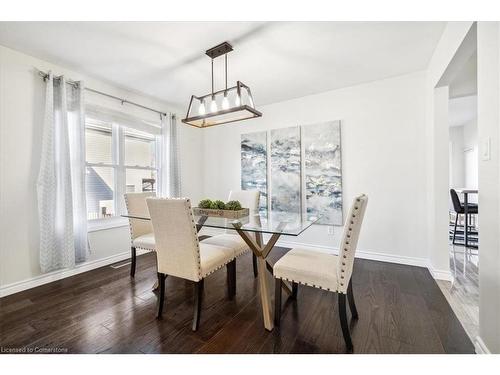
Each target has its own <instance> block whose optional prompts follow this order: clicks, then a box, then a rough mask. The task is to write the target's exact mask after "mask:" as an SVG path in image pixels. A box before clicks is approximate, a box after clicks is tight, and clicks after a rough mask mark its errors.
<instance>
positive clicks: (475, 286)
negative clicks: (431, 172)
mask: <svg viewBox="0 0 500 375" xmlns="http://www.w3.org/2000/svg"><path fill="white" fill-rule="evenodd" d="M437 89H439V90H441V93H442V92H444V93H447V98H444V100H441V101H440V102H438V104H439V105H440V106H447V108H446V109H443V108H435V111H441V112H442V113H446V115H445V116H444V117H442V119H443V121H442V123H441V124H440V125H441V126H446V127H447V133H448V172H449V174H448V194H447V196H448V212H446V213H444V212H443V215H445V214H446V215H447V222H448V226H447V230H448V247H447V248H446V249H443V250H444V251H447V252H448V254H449V265H450V272H451V275H452V277H453V281H452V282H451V284H450V283H449V282H445V281H442V282H441V281H440V282H438V284H439V286H440V288H441V290H442V291H443V293H444V295H445V296H446V298H447V299H448V302H449V303H450V305H451V307H452V309H453V310H454V311H455V314H456V315H457V317H458V319H459V320H460V322H461V323H462V325H463V327H464V329H465V331H466V332H467V334H468V335H469V337H470V338H471V340H475V338H476V337H477V335H478V333H479V251H480V249H479V236H480V228H479V214H480V208H479V207H478V170H479V160H478V125H477V32H476V25H475V24H474V25H473V26H472V27H471V29H470V30H469V33H468V34H467V36H466V37H465V39H464V41H463V42H462V44H461V45H460V47H459V49H458V50H457V52H456V53H455V56H454V57H453V59H452V60H451V62H450V64H449V65H448V67H447V69H446V71H445V73H444V74H443V76H442V77H441V80H440V81H439V83H438V85H437V86H436V90H437ZM443 89H444V91H443ZM444 119H445V120H444ZM443 146H444V144H443ZM442 196H444V195H442Z"/></svg>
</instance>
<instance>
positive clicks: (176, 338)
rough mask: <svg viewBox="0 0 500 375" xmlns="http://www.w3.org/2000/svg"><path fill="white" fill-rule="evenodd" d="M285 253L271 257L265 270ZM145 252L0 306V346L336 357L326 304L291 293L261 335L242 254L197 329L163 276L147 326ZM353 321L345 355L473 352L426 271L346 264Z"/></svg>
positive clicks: (303, 291)
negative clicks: (230, 282)
mask: <svg viewBox="0 0 500 375" xmlns="http://www.w3.org/2000/svg"><path fill="white" fill-rule="evenodd" d="M286 251H287V250H286V249H283V248H277V249H275V250H273V252H272V253H271V256H270V261H271V263H273V262H274V261H276V260H277V259H278V258H279V257H280V256H282V255H283V254H284V253H285V252H286ZM155 280H156V269H155V259H154V255H153V254H146V255H142V256H140V257H138V260H137V271H136V276H135V279H131V278H130V277H129V268H128V266H125V267H121V268H116V269H115V268H111V267H109V266H108V267H103V268H100V269H96V270H93V271H90V272H87V273H83V274H79V275H76V276H73V277H70V278H67V279H64V280H60V281H56V282H53V283H51V284H46V285H43V286H40V287H37V288H34V289H31V290H28V291H24V292H21V293H17V294H14V295H11V296H8V297H5V298H2V299H1V300H0V324H1V325H0V329H1V331H0V333H1V335H0V336H1V337H0V346H1V347H2V351H3V352H5V349H9V348H20V347H24V348H26V349H25V350H26V351H32V350H34V351H36V349H35V348H42V349H43V350H45V351H52V352H54V351H55V352H69V353H343V352H344V341H343V339H342V332H341V329H340V323H339V318H338V314H337V303H336V300H335V299H336V296H335V295H334V294H333V293H327V292H324V291H321V290H318V289H313V288H308V287H299V292H298V299H297V301H292V300H290V299H287V295H286V294H283V313H282V320H281V327H280V328H276V329H274V331H273V332H267V331H266V330H264V328H263V322H262V314H261V310H260V302H259V299H258V294H257V293H258V285H257V279H255V278H254V276H253V272H252V257H251V255H250V254H249V253H248V254H246V255H244V256H242V257H240V258H238V260H237V290H236V297H235V298H234V300H233V301H228V300H227V297H226V293H227V288H226V284H225V283H226V275H225V270H224V271H222V272H216V273H215V274H213V275H211V276H209V277H208V278H207V279H206V281H205V291H204V293H205V296H204V300H203V307H202V313H201V321H200V328H199V330H198V331H197V332H192V331H191V319H192V308H193V288H192V285H191V284H190V283H189V282H186V281H184V280H180V279H176V278H173V277H168V278H167V280H166V302H165V307H164V311H163V320H160V321H159V320H156V301H157V296H156V294H154V293H153V292H152V291H151V286H152V285H153V283H154V281H155ZM353 289H354V294H355V298H356V304H357V307H358V312H359V321H357V322H356V323H354V324H352V325H351V326H352V328H351V330H352V338H353V343H354V352H355V353H473V351H474V348H473V345H472V343H471V341H470V340H469V338H468V337H467V334H466V333H465V331H464V330H463V328H462V326H461V324H460V322H459V321H458V319H457V317H456V316H455V314H454V313H453V311H452V309H451V307H450V305H449V304H448V303H447V301H446V299H445V297H444V296H443V294H442V293H441V291H440V289H439V287H438V285H437V284H436V282H435V281H434V280H433V279H432V277H431V275H430V274H429V272H428V270H427V269H424V268H419V267H410V266H403V265H397V264H390V263H383V262H375V261H369V260H362V259H356V261H355V265H354V275H353Z"/></svg>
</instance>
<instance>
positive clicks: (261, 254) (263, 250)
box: [235, 225, 280, 331]
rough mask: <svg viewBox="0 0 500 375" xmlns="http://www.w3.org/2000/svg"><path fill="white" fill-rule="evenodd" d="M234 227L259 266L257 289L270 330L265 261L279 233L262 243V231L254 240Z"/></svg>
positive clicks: (268, 286)
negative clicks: (255, 257)
mask: <svg viewBox="0 0 500 375" xmlns="http://www.w3.org/2000/svg"><path fill="white" fill-rule="evenodd" d="M235 229H236V231H237V232H238V234H239V235H240V236H241V238H242V239H243V240H244V241H245V243H246V244H247V245H248V247H249V248H250V250H252V252H253V253H254V254H255V255H256V256H257V265H258V267H259V290H260V302H261V305H262V317H263V320H264V327H265V328H266V329H267V330H268V331H272V330H273V328H274V321H273V311H272V308H273V307H272V303H271V285H270V282H269V275H268V273H267V272H266V270H267V267H268V264H267V261H266V258H267V256H268V255H269V253H270V252H271V250H272V248H273V247H274V245H275V244H276V242H277V241H278V239H279V237H280V233H275V234H273V235H272V236H271V238H270V239H269V241H268V242H267V244H265V245H264V244H263V241H262V233H256V236H255V240H254V239H253V238H251V237H250V236H249V235H248V233H247V232H245V231H243V230H241V229H240V228H239V227H238V226H237V225H235Z"/></svg>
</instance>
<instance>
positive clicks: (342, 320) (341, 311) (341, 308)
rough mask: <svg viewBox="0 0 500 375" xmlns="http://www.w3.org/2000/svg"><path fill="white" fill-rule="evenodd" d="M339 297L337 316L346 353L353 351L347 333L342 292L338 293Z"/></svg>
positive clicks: (345, 311) (345, 310) (347, 326)
mask: <svg viewBox="0 0 500 375" xmlns="http://www.w3.org/2000/svg"><path fill="white" fill-rule="evenodd" d="M338 298H339V318H340V326H341V327H342V335H343V336H344V341H345V345H346V351H347V353H352V352H353V349H354V348H353V346H352V340H351V334H350V333H349V325H348V324H347V307H346V303H345V302H346V301H345V299H346V295H345V294H343V293H339V294H338Z"/></svg>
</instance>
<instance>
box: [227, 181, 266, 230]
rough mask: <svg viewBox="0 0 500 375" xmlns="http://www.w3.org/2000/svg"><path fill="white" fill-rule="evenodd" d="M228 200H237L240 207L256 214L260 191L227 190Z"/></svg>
mask: <svg viewBox="0 0 500 375" xmlns="http://www.w3.org/2000/svg"><path fill="white" fill-rule="evenodd" d="M228 200H230V201H239V202H240V203H241V207H243V208H249V209H250V214H252V213H253V214H256V213H258V212H259V201H260V191H258V190H231V191H230V192H229V198H228ZM226 233H232V234H235V233H236V232H235V231H234V230H229V229H226ZM251 235H252V236H255V233H252V234H251ZM254 239H255V238H254Z"/></svg>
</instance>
